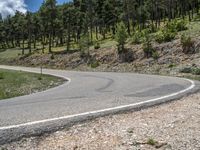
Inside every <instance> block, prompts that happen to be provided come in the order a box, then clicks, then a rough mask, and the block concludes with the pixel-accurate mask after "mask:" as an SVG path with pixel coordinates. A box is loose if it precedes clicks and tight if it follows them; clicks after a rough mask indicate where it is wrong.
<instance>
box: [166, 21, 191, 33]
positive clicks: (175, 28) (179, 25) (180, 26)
mask: <svg viewBox="0 0 200 150" xmlns="http://www.w3.org/2000/svg"><path fill="white" fill-rule="evenodd" d="M166 28H167V29H169V30H170V31H171V32H179V31H184V30H187V29H188V28H187V22H186V21H185V20H182V19H181V20H178V19H175V20H173V21H171V22H168V23H167V25H166Z"/></svg>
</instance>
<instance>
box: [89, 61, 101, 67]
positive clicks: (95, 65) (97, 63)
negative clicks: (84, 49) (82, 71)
mask: <svg viewBox="0 0 200 150" xmlns="http://www.w3.org/2000/svg"><path fill="white" fill-rule="evenodd" d="M99 65H100V64H99V62H98V61H93V62H91V64H90V66H91V68H97V67H99Z"/></svg>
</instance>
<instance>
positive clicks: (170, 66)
mask: <svg viewBox="0 0 200 150" xmlns="http://www.w3.org/2000/svg"><path fill="white" fill-rule="evenodd" d="M174 67H176V65H175V64H169V66H168V68H174Z"/></svg>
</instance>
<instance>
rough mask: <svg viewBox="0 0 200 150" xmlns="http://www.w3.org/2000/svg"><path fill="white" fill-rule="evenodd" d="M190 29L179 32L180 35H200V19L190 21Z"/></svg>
mask: <svg viewBox="0 0 200 150" xmlns="http://www.w3.org/2000/svg"><path fill="white" fill-rule="evenodd" d="M187 26H188V30H185V31H182V32H179V35H182V34H185V35H187V36H191V37H197V36H200V21H192V22H190V23H188V25H187Z"/></svg>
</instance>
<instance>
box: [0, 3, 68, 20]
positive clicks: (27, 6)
mask: <svg viewBox="0 0 200 150" xmlns="http://www.w3.org/2000/svg"><path fill="white" fill-rule="evenodd" d="M68 1H70V0H57V2H58V4H62V3H64V2H68ZM42 2H43V0H0V13H1V15H2V17H3V18H5V17H6V16H8V15H14V14H15V12H16V10H18V11H20V12H22V13H26V12H27V10H28V11H31V12H35V11H37V10H38V9H39V7H40V6H41V4H42Z"/></svg>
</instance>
